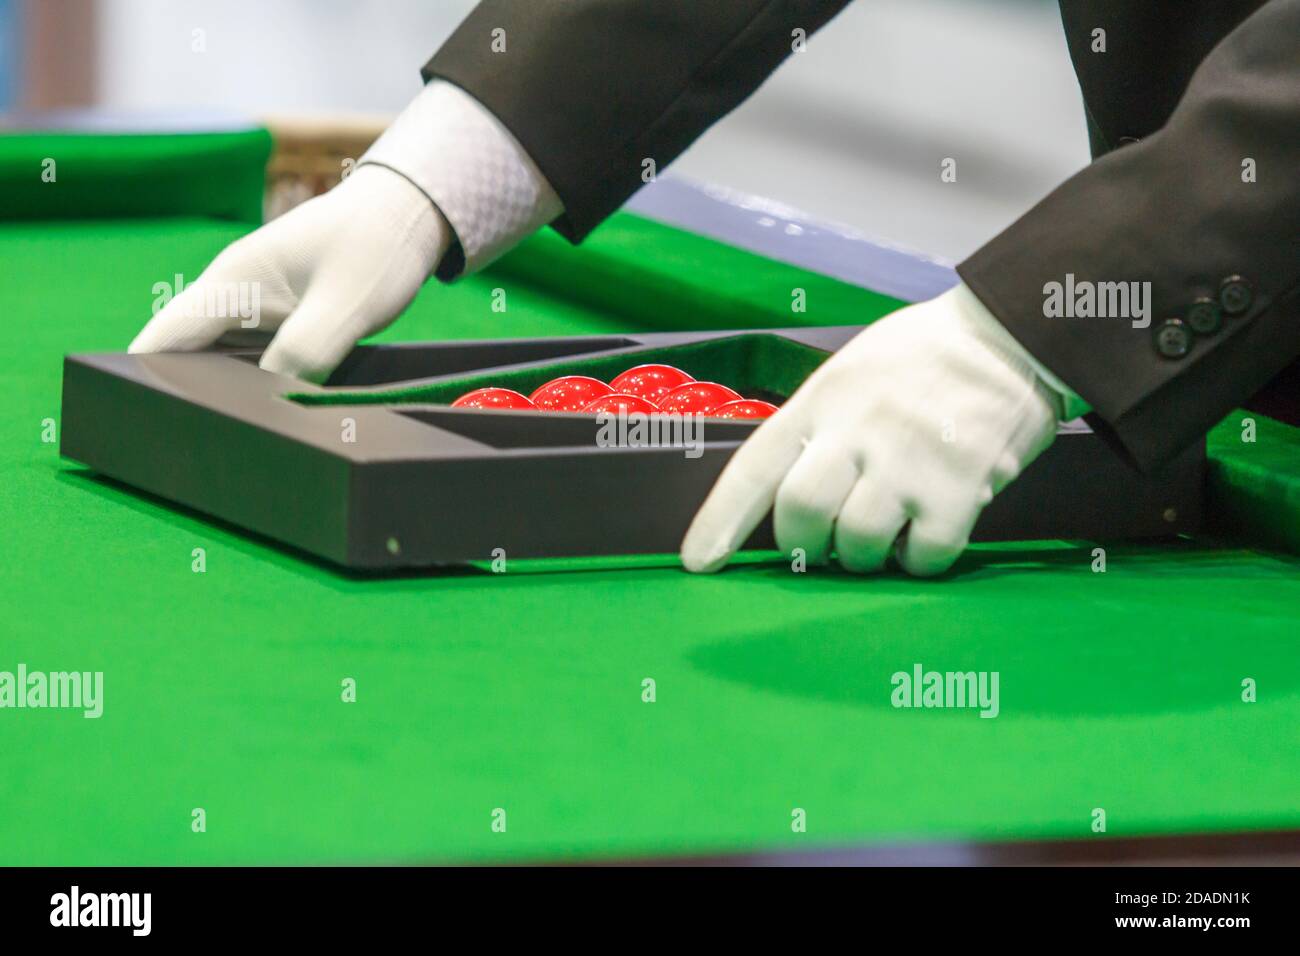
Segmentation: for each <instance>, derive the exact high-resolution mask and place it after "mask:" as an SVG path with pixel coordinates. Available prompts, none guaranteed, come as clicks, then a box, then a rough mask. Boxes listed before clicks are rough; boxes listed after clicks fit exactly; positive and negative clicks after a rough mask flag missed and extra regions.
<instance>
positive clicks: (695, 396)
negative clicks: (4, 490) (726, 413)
mask: <svg viewBox="0 0 1300 956" xmlns="http://www.w3.org/2000/svg"><path fill="white" fill-rule="evenodd" d="M740 399H741V395H740V393H739V392H735V391H732V390H731V389H729V388H727V386H725V385H719V384H718V383H717V382H687V383H686V384H685V385H678V386H677V387H676V388H675V389H673V390H672V391H671V392H669V393H668V394H667V395H665V396H664V397H663V399H662V400H661V401H660V402H659V410H660V411H661V412H676V413H678V414H680V415H707V414H709V413H710V412H712V411H713V410H714V409H715V408H717V407H718V406H719V405H721V404H723V403H724V402H737V401H740Z"/></svg>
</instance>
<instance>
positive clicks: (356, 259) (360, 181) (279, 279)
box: [130, 165, 452, 381]
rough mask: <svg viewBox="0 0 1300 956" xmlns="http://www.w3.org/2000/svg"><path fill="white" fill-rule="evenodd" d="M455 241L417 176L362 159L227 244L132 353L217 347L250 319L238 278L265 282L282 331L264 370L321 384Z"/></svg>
mask: <svg viewBox="0 0 1300 956" xmlns="http://www.w3.org/2000/svg"><path fill="white" fill-rule="evenodd" d="M451 240H452V232H451V228H450V227H449V226H448V225H447V221H446V220H445V219H443V217H442V214H441V213H439V212H438V210H437V208H436V207H435V206H434V205H433V203H432V202H430V201H429V198H428V197H427V196H425V195H424V193H422V192H421V191H420V190H419V189H417V188H416V187H415V186H414V185H412V183H411V182H410V181H409V180H407V179H405V178H404V177H402V176H400V175H398V174H397V173H395V172H393V171H392V170H391V169H386V168H384V167H383V166H372V165H366V166H359V167H357V168H356V169H355V170H354V171H353V172H352V174H351V175H350V176H348V177H347V178H346V179H344V180H343V182H341V183H340V184H339V185H338V186H336V187H334V189H332V190H330V191H329V192H328V193H326V194H325V195H323V196H317V197H316V198H315V199H311V200H308V201H307V202H305V203H303V204H302V205H301V206H298V207H296V208H294V209H291V210H290V211H289V212H287V213H285V214H284V215H283V216H281V217H280V218H278V219H275V220H273V221H272V222H270V223H268V224H267V225H265V226H263V227H262V228H261V229H258V230H256V231H255V232H252V233H250V234H249V235H247V236H245V237H244V238H242V239H240V240H238V241H236V242H234V243H232V244H231V245H230V246H229V247H227V248H226V249H225V250H224V251H222V253H221V254H220V255H218V256H217V258H216V259H214V260H213V261H212V264H211V265H209V266H208V268H207V269H205V270H204V271H203V274H202V275H201V276H199V278H198V279H197V280H195V281H194V282H192V283H190V284H189V285H188V286H186V287H185V289H184V290H183V291H182V292H181V293H180V294H179V295H177V296H176V297H175V298H174V299H172V300H171V301H170V302H168V303H167V305H165V306H164V307H163V308H162V309H161V310H160V311H159V312H158V314H157V315H156V316H154V318H153V319H152V321H150V322H149V324H148V325H146V326H145V327H144V329H143V330H141V332H140V334H139V335H138V336H136V338H135V341H134V342H132V343H131V346H130V351H132V352H175V351H189V350H191V349H199V348H203V347H204V346H206V345H210V344H211V343H212V342H215V341H216V340H217V339H218V338H219V337H220V336H221V335H222V333H224V332H227V331H231V330H233V329H238V328H240V326H241V317H240V315H239V309H238V307H237V306H238V303H239V301H240V292H239V284H240V283H255V284H256V287H257V289H258V294H259V299H260V316H259V317H258V324H257V326H256V327H257V328H261V329H266V330H269V331H274V330H277V329H278V330H279V331H278V332H276V335H275V338H274V339H273V340H272V341H271V344H270V346H269V347H268V348H267V349H266V351H265V353H264V354H263V355H262V360H261V366H262V368H264V369H268V370H270V371H273V372H282V373H284V374H286V375H294V376H298V377H301V378H306V379H311V380H315V381H321V380H323V379H324V378H325V377H327V376H328V375H329V374H330V372H331V371H333V369H334V367H335V366H336V365H338V363H339V362H340V361H342V359H343V357H344V356H345V355H347V353H348V351H349V350H350V349H351V348H352V346H353V345H354V344H356V342H357V341H358V340H360V339H362V338H364V337H365V336H367V335H371V334H373V333H374V332H378V331H379V330H380V329H383V328H385V327H386V326H388V325H389V324H390V323H391V322H392V321H393V319H395V318H396V317H397V316H398V315H399V314H400V313H401V311H402V310H403V309H405V308H406V306H407V305H408V304H409V303H410V301H411V300H412V299H413V298H414V297H415V294H416V292H418V291H419V289H420V286H421V284H422V283H423V282H424V280H425V279H427V278H428V277H429V274H430V273H431V272H433V269H434V267H435V266H436V265H437V264H438V262H439V261H440V260H441V258H442V256H443V254H444V253H445V252H446V251H447V247H448V246H449V245H450V243H451ZM243 296H244V299H245V301H247V299H248V293H247V292H246V291H245V292H244V293H243ZM244 327H246V328H247V327H251V326H249V324H248V323H244Z"/></svg>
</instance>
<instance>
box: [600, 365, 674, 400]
mask: <svg viewBox="0 0 1300 956" xmlns="http://www.w3.org/2000/svg"><path fill="white" fill-rule="evenodd" d="M693 381H695V379H693V378H691V377H690V376H689V375H687V374H686V373H685V372H683V371H682V370H681V369H679V368H673V367H672V366H671V365H638V366H637V367H636V368H630V369H628V370H627V371H626V372H624V373H623V374H622V375H619V376H617V377H615V378H614V379H613V380H611V381H610V383H609V386H610V388H612V389H613V390H614V391H616V392H621V393H623V394H624V395H639V396H640V397H641V398H644V399H645V400H646V401H647V402H654V403H657V402H659V401H660V400H661V399H662V398H663V397H664V396H665V395H667V394H668V393H669V392H671V391H672V390H673V389H674V388H676V387H677V386H678V385H685V384H686V383H687V382H693Z"/></svg>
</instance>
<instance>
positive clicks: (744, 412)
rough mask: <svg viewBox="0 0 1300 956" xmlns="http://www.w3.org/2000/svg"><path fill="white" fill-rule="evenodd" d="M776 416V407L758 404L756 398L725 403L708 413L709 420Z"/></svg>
mask: <svg viewBox="0 0 1300 956" xmlns="http://www.w3.org/2000/svg"><path fill="white" fill-rule="evenodd" d="M775 414H776V406H775V405H772V404H770V403H768V402H760V401H759V400H758V399H756V398H742V399H740V401H737V402H725V403H723V404H722V405H719V406H718V407H717V408H715V409H714V410H713V411H711V412H709V417H710V418H770V417H771V416H773V415H775Z"/></svg>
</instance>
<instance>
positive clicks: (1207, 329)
mask: <svg viewBox="0 0 1300 956" xmlns="http://www.w3.org/2000/svg"><path fill="white" fill-rule="evenodd" d="M1187 324H1188V325H1190V326H1191V327H1192V331H1193V332H1195V333H1196V334H1197V335H1213V334H1214V333H1215V332H1217V331H1219V329H1221V328H1222V327H1223V313H1222V312H1221V311H1220V310H1219V303H1218V302H1216V301H1214V300H1213V299H1211V298H1210V297H1208V296H1202V297H1201V298H1199V299H1197V300H1196V301H1195V302H1193V303H1192V304H1191V305H1190V306H1188V308H1187Z"/></svg>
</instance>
